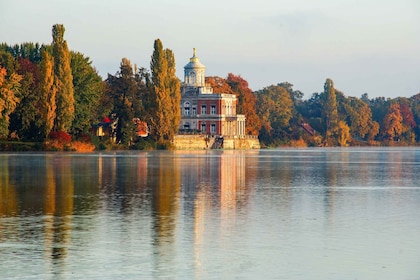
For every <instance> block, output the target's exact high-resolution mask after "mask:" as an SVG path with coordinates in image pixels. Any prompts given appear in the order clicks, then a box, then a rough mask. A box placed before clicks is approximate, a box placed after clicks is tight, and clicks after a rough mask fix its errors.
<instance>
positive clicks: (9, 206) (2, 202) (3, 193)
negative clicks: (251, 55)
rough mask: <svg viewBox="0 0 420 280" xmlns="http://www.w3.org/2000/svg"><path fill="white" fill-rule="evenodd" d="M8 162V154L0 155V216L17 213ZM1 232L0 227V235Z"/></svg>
mask: <svg viewBox="0 0 420 280" xmlns="http://www.w3.org/2000/svg"><path fill="white" fill-rule="evenodd" d="M8 162H9V156H2V157H0V217H2V216H15V215H17V214H18V197H17V193H16V185H15V184H14V183H13V182H11V178H10V175H9V168H10V167H9V164H8ZM0 226H1V225H0ZM1 232H2V231H1V228H0V235H1Z"/></svg>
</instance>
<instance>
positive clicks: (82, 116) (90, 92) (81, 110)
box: [70, 52, 103, 134]
mask: <svg viewBox="0 0 420 280" xmlns="http://www.w3.org/2000/svg"><path fill="white" fill-rule="evenodd" d="M70 66H71V71H72V76H73V86H74V120H73V124H72V127H71V131H72V132H73V133H75V134H77V133H80V132H87V131H88V130H89V128H90V126H91V124H92V123H95V122H96V120H97V119H98V118H99V117H101V116H98V115H97V113H98V106H99V98H100V97H101V95H102V92H103V84H102V78H101V77H100V76H99V75H98V73H97V71H96V70H95V69H94V68H93V67H92V62H91V61H90V59H89V57H85V56H84V55H83V54H82V53H79V52H71V63H70Z"/></svg>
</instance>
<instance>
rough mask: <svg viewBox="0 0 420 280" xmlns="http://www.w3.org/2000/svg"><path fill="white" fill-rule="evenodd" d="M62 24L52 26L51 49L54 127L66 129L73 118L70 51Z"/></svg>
mask: <svg viewBox="0 0 420 280" xmlns="http://www.w3.org/2000/svg"><path fill="white" fill-rule="evenodd" d="M64 31H65V29H64V26H63V25H62V24H55V25H54V26H53V28H52V36H53V42H52V49H53V57H54V74H55V77H54V83H55V87H56V89H57V96H56V104H57V110H56V118H55V124H54V125H55V129H56V130H61V131H68V130H69V129H70V127H71V125H72V122H73V119H74V88H73V75H72V72H71V68H70V60H71V56H70V52H69V49H68V46H67V42H66V40H64Z"/></svg>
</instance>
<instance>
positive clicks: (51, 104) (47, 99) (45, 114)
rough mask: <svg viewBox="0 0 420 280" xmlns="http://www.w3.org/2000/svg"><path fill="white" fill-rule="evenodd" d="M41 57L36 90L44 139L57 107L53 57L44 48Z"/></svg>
mask: <svg viewBox="0 0 420 280" xmlns="http://www.w3.org/2000/svg"><path fill="white" fill-rule="evenodd" d="M41 57H42V59H41V63H40V66H39V68H40V82H39V90H38V91H39V96H40V101H41V102H40V104H41V108H40V115H41V122H42V125H41V127H43V129H42V130H43V134H44V135H43V137H44V139H45V138H46V137H48V135H49V134H50V132H51V130H52V129H53V127H54V120H55V117H56V109H57V106H56V100H55V99H56V93H57V89H56V87H55V85H54V58H53V57H52V56H51V55H50V53H49V52H48V51H46V50H42V52H41Z"/></svg>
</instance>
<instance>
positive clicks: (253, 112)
mask: <svg viewBox="0 0 420 280" xmlns="http://www.w3.org/2000/svg"><path fill="white" fill-rule="evenodd" d="M227 83H228V85H229V86H230V88H231V89H232V92H233V93H234V94H235V95H236V96H237V98H238V105H237V107H236V108H237V111H236V112H237V113H238V114H244V115H245V118H246V134H248V135H258V132H259V130H260V129H261V121H260V118H259V116H258V115H257V108H256V106H257V99H256V97H255V95H254V94H253V92H252V90H251V89H250V88H249V86H248V82H247V81H246V80H244V79H243V78H242V77H241V76H236V75H234V74H232V73H229V74H228V77H227Z"/></svg>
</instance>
